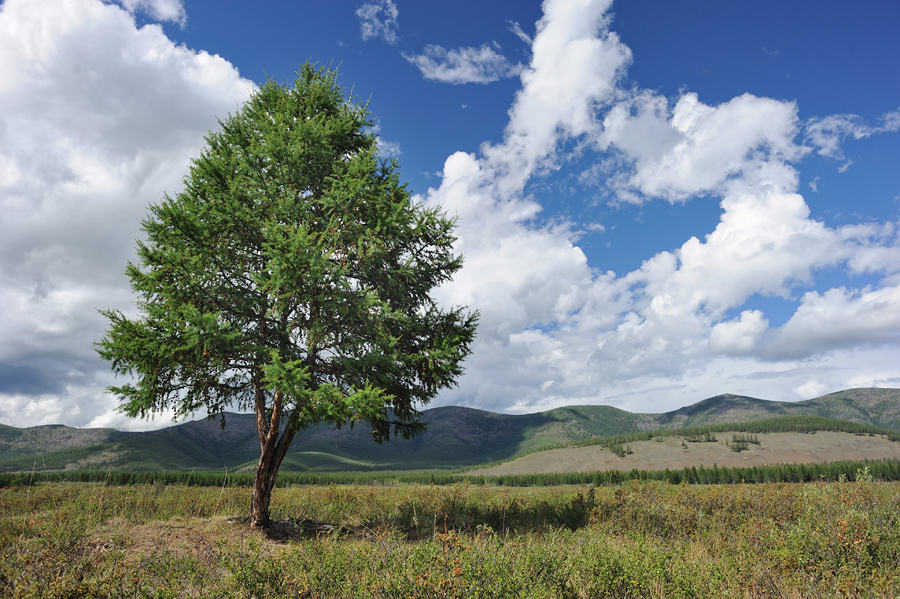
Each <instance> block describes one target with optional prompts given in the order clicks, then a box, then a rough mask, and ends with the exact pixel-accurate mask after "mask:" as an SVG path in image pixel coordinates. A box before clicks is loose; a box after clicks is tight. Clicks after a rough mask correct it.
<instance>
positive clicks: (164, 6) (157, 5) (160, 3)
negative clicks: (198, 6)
mask: <svg viewBox="0 0 900 599" xmlns="http://www.w3.org/2000/svg"><path fill="white" fill-rule="evenodd" d="M119 3H120V4H121V5H122V6H123V7H125V9H126V10H127V11H128V12H130V13H131V14H134V13H135V12H137V11H142V12H145V13H147V14H148V15H149V16H150V17H152V18H153V19H155V20H157V21H172V22H175V23H179V24H181V25H184V23H185V21H187V14H185V12H184V6H183V5H182V3H181V0H119Z"/></svg>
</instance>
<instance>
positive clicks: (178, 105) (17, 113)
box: [0, 0, 253, 426]
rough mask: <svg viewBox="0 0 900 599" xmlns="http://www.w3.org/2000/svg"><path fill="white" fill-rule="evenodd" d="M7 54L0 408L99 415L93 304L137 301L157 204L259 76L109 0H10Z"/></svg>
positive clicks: (35, 417) (4, 37) (6, 414)
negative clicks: (137, 280) (141, 250)
mask: <svg viewBox="0 0 900 599" xmlns="http://www.w3.org/2000/svg"><path fill="white" fill-rule="evenodd" d="M151 4H152V5H153V6H157V7H160V6H164V5H165V4H164V3H150V4H148V6H150V5H151ZM179 6H180V5H179ZM159 10H162V9H159ZM161 14H164V13H161ZM0 57H2V59H0V82H2V83H0V164H3V165H5V167H4V169H3V175H2V177H0V420H2V421H3V422H6V423H9V424H15V425H20V426H22V425H34V424H45V423H52V422H60V421H64V422H67V423H70V424H79V425H87V424H89V423H91V422H92V421H94V419H95V418H97V417H101V416H102V415H104V414H106V413H107V412H108V411H109V410H110V408H111V407H112V405H114V404H113V402H112V400H111V398H109V397H108V396H106V395H105V394H104V393H103V389H104V387H105V386H106V385H107V384H109V383H110V380H109V375H108V372H109V367H108V365H107V364H105V363H103V362H101V361H100V360H99V358H98V357H97V356H96V354H95V353H94V351H93V347H92V343H93V342H94V341H96V340H97V339H99V338H100V336H101V335H102V333H103V330H104V328H105V322H104V321H103V319H102V318H101V317H100V316H99V315H98V314H97V312H96V310H97V309H98V308H105V307H107V306H111V307H116V308H127V307H128V306H130V305H131V303H132V299H131V294H130V292H129V291H128V284H127V279H126V278H125V276H124V274H123V271H124V266H125V263H126V262H127V261H128V260H129V259H130V258H131V257H132V256H133V251H134V245H135V239H136V238H137V237H138V236H139V234H140V231H139V224H140V221H141V219H142V218H143V217H144V215H145V214H146V209H147V205H148V204H149V203H151V202H158V201H160V200H161V199H162V196H163V193H164V192H166V191H168V192H170V193H173V192H177V191H178V190H179V189H180V187H181V178H182V176H183V175H184V174H185V172H186V169H187V165H188V164H189V161H190V158H191V157H192V156H195V155H196V154H197V153H198V152H199V150H200V148H201V147H202V143H203V136H204V134H205V133H206V131H208V130H210V129H212V128H214V127H215V126H216V117H224V116H226V115H227V114H228V113H229V112H234V111H235V110H236V109H237V108H238V107H239V105H240V103H241V102H242V101H243V100H244V99H246V98H247V97H248V95H249V92H250V91H251V89H252V87H253V84H252V83H251V82H249V81H247V80H244V79H242V78H241V77H240V76H239V75H238V73H237V71H236V69H235V68H234V67H233V66H232V65H231V64H230V63H228V62H226V61H225V60H223V59H222V58H219V57H218V56H211V55H209V54H207V53H206V52H193V51H191V50H188V49H187V48H185V47H184V46H177V45H176V44H174V43H173V42H172V41H171V40H169V39H168V38H166V37H165V35H164V34H163V32H162V29H161V28H160V27H159V26H158V25H147V26H144V27H142V28H140V29H138V28H137V27H136V26H135V22H134V18H133V16H132V15H131V14H129V12H126V11H125V10H123V9H122V8H120V7H119V6H116V5H113V4H106V3H103V2H101V1H99V0H68V1H66V2H58V1H51V0H6V1H5V2H4V3H3V5H2V7H0ZM29 406H32V407H34V406H40V409H36V408H35V409H31V408H29ZM104 417H105V416H104Z"/></svg>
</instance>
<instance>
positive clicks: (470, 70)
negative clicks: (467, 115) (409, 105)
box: [403, 44, 522, 85]
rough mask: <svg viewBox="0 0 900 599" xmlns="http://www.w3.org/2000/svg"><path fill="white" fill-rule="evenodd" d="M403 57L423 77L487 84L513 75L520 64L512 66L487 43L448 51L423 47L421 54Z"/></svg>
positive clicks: (452, 81)
mask: <svg viewBox="0 0 900 599" xmlns="http://www.w3.org/2000/svg"><path fill="white" fill-rule="evenodd" d="M403 57H404V58H405V59H406V60H408V61H409V62H411V63H412V64H414V65H416V66H417V67H419V70H420V71H422V75H423V76H424V77H425V78H426V79H432V80H434V81H442V82H444V83H452V84H454V85H457V84H460V83H490V82H492V81H497V80H499V79H503V78H505V77H515V76H516V75H518V74H519V73H520V72H521V70H522V65H520V64H517V65H513V64H512V63H510V62H509V61H508V60H507V59H506V57H504V56H503V55H502V54H498V53H497V52H496V51H495V50H494V48H492V47H490V46H488V45H487V44H485V45H483V46H481V47H480V48H472V47H469V48H458V49H456V50H447V49H445V48H443V47H441V46H425V52H424V53H423V54H414V55H406V54H404V55H403Z"/></svg>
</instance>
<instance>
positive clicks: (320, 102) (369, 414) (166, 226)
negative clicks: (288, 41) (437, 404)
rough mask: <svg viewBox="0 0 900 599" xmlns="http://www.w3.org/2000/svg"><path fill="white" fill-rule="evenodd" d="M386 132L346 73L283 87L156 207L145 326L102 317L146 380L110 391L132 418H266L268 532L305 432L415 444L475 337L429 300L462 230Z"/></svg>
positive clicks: (137, 285) (113, 347)
mask: <svg viewBox="0 0 900 599" xmlns="http://www.w3.org/2000/svg"><path fill="white" fill-rule="evenodd" d="M371 125H372V120H371V117H370V115H369V114H368V112H367V110H366V107H365V106H361V105H358V104H356V103H354V102H353V101H352V99H351V101H347V99H346V98H345V97H344V94H343V91H342V90H341V88H340V85H339V84H338V82H337V73H335V72H333V71H330V70H327V69H325V68H316V67H313V66H312V65H310V64H306V65H304V66H303V67H302V68H301V70H300V72H299V73H298V76H297V79H296V81H295V82H294V85H293V86H292V87H288V86H285V85H280V84H278V83H276V82H274V81H267V82H266V83H265V84H264V85H262V87H261V88H260V89H259V90H258V91H256V92H255V93H254V94H252V96H251V97H250V99H249V100H248V101H247V102H246V103H245V104H244V106H243V107H242V108H241V109H240V110H239V111H238V112H237V114H234V115H231V116H229V117H228V118H227V119H225V120H224V121H221V122H220V129H219V131H216V132H212V133H210V134H209V135H208V136H207V137H206V147H205V148H204V149H203V151H202V152H201V154H200V157H199V158H197V159H196V160H194V161H193V162H192V164H191V167H190V172H189V174H188V176H187V177H186V178H185V181H184V189H183V190H182V191H181V192H180V193H178V194H177V195H176V196H175V197H174V198H173V197H169V196H166V197H165V199H164V200H163V201H162V202H161V203H159V204H157V205H154V206H151V207H150V215H149V216H148V217H147V218H146V219H145V220H144V221H143V223H142V225H143V230H144V232H145V234H146V240H145V241H139V242H138V249H137V254H138V258H139V263H138V264H129V265H128V268H127V270H126V272H127V274H128V276H129V278H130V279H131V287H132V289H133V290H134V291H135V292H136V293H137V294H138V296H139V297H140V298H141V299H140V301H139V302H138V305H137V307H138V310H139V312H140V313H141V317H140V318H137V319H130V318H128V317H126V316H125V315H124V314H123V313H122V312H120V311H117V310H111V309H110V310H104V311H102V313H103V315H104V316H106V317H107V319H108V320H109V323H110V326H109V329H108V331H107V333H106V335H105V336H104V337H103V338H102V339H101V340H100V342H99V343H98V344H97V351H98V353H99V354H100V356H101V357H103V358H104V359H106V360H109V361H110V362H111V364H112V369H113V371H114V372H115V373H116V374H117V375H126V376H129V377H132V376H133V377H134V378H135V379H136V381H135V382H129V383H125V384H123V385H121V386H115V387H110V389H109V390H110V391H111V392H113V393H115V394H116V395H118V396H119V397H120V399H121V401H122V403H121V410H122V411H123V412H124V413H125V414H127V415H128V416H131V417H147V416H150V415H152V414H155V413H158V412H161V411H165V410H168V409H171V410H173V411H174V413H175V416H176V418H177V417H180V416H186V415H189V414H192V413H194V412H195V411H196V410H202V411H205V412H206V413H207V414H208V415H209V416H210V418H214V417H216V416H219V415H223V414H224V411H225V409H226V408H228V407H231V406H235V407H237V408H239V409H252V410H253V411H255V413H256V415H257V424H258V429H259V430H258V433H259V440H260V447H261V453H262V455H261V458H260V462H259V469H258V471H257V486H256V488H257V489H258V490H259V493H260V497H262V498H263V499H261V500H260V501H259V502H258V501H257V495H254V501H253V506H254V507H253V513H254V518H257V517H259V518H260V522H264V521H266V519H267V516H264V514H265V513H266V510H267V509H268V508H267V505H268V499H266V498H267V497H268V494H269V492H270V490H271V487H272V485H273V484H274V481H275V477H276V475H277V472H278V469H279V467H280V465H281V462H282V460H283V459H284V456H285V454H286V452H287V447H288V446H289V445H290V443H291V441H292V440H293V436H294V435H295V434H296V432H297V431H298V430H299V429H301V428H305V427H307V426H310V425H314V424H319V423H328V424H332V425H336V426H338V427H340V426H342V425H344V424H346V423H349V424H350V425H351V427H352V426H353V425H354V424H355V423H357V422H366V423H368V424H369V425H370V426H371V427H372V437H373V439H374V440H375V441H377V442H379V443H380V442H382V441H384V440H387V439H389V438H390V437H391V434H392V430H391V429H393V434H394V435H399V436H402V437H403V438H410V437H412V436H413V435H414V434H416V433H417V432H420V431H421V430H423V429H424V425H423V424H422V423H421V422H420V421H419V416H420V413H419V412H418V406H419V405H423V404H426V403H428V401H430V400H431V398H432V397H433V396H434V395H435V394H436V393H437V392H438V391H439V390H440V389H441V388H444V387H447V386H450V385H452V384H454V380H455V378H456V377H457V376H458V375H459V374H460V373H461V372H462V368H461V366H460V363H461V361H462V360H463V358H465V356H466V355H468V353H469V351H470V349H469V348H470V345H471V342H472V340H473V338H474V334H475V323H476V320H477V315H473V314H469V313H467V311H466V310H465V309H464V308H453V309H449V310H443V309H441V308H439V307H438V306H437V305H436V304H435V303H434V301H433V300H432V299H431V297H430V295H429V294H430V292H431V290H432V289H433V288H434V287H436V286H438V285H440V284H441V283H444V282H446V281H448V280H449V279H450V278H451V277H452V275H453V273H454V272H456V271H457V270H458V269H459V268H460V267H461V266H462V259H461V257H460V256H457V255H455V254H454V253H453V242H454V241H455V239H454V237H453V235H452V229H453V224H454V223H453V220H452V219H450V218H447V217H445V216H444V215H443V214H442V213H441V212H440V211H439V210H438V209H437V208H425V207H423V206H422V205H420V204H418V203H416V202H413V201H412V200H411V197H410V195H411V194H410V192H409V191H407V189H406V186H405V185H404V184H401V183H400V180H399V176H398V174H397V172H396V169H397V163H396V162H395V161H392V160H382V159H380V158H379V156H378V150H377V146H376V137H375V135H374V134H373V133H372V132H371ZM283 423H286V424H287V430H283V426H282V425H283Z"/></svg>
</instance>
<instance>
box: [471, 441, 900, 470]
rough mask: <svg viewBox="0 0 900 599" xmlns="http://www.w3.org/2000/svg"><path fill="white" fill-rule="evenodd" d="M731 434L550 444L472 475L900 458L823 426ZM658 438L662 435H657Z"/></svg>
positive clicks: (898, 450)
mask: <svg viewBox="0 0 900 599" xmlns="http://www.w3.org/2000/svg"><path fill="white" fill-rule="evenodd" d="M731 436H732V433H716V437H717V438H718V439H719V441H718V442H714V443H687V444H686V445H687V449H685V448H684V447H682V437H679V436H674V435H673V436H670V437H662V438H661V441H660V440H657V439H654V440H652V441H636V442H634V443H631V444H630V447H631V450H632V451H633V452H634V453H633V454H630V455H627V456H625V457H624V458H620V457H617V456H616V455H615V454H614V453H612V452H611V451H610V450H609V449H606V448H605V447H600V446H599V445H590V446H587V447H570V448H565V449H550V450H547V451H540V452H537V453H532V454H529V455H526V456H524V457H521V458H518V459H515V460H511V461H509V462H506V463H504V464H499V465H497V466H493V467H491V468H482V469H479V470H473V471H470V472H468V473H467V474H472V475H486V476H490V475H508V474H543V473H551V472H590V471H594V470H619V471H623V472H627V471H630V470H632V469H635V468H636V469H638V470H665V469H666V468H668V469H670V470H680V469H682V468H685V467H687V468H690V467H691V466H694V467H697V468H699V467H700V466H705V467H707V468H712V467H713V465H714V464H715V465H718V466H719V467H720V468H722V467H728V468H746V467H751V466H765V465H775V464H809V463H815V462H819V463H821V462H838V461H842V460H853V461H863V460H881V459H886V458H888V459H889V458H894V459H900V443H894V442H892V441H888V440H887V439H883V438H881V437H868V436H858V435H853V434H849V433H839V432H829V431H820V432H817V433H814V434H807V433H760V434H759V435H756V436H757V437H758V438H759V441H760V444H759V445H752V444H751V445H750V447H749V449H748V450H747V451H742V452H733V451H731V449H730V448H729V447H727V446H726V445H725V440H726V439H731ZM658 439H659V438H658Z"/></svg>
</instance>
